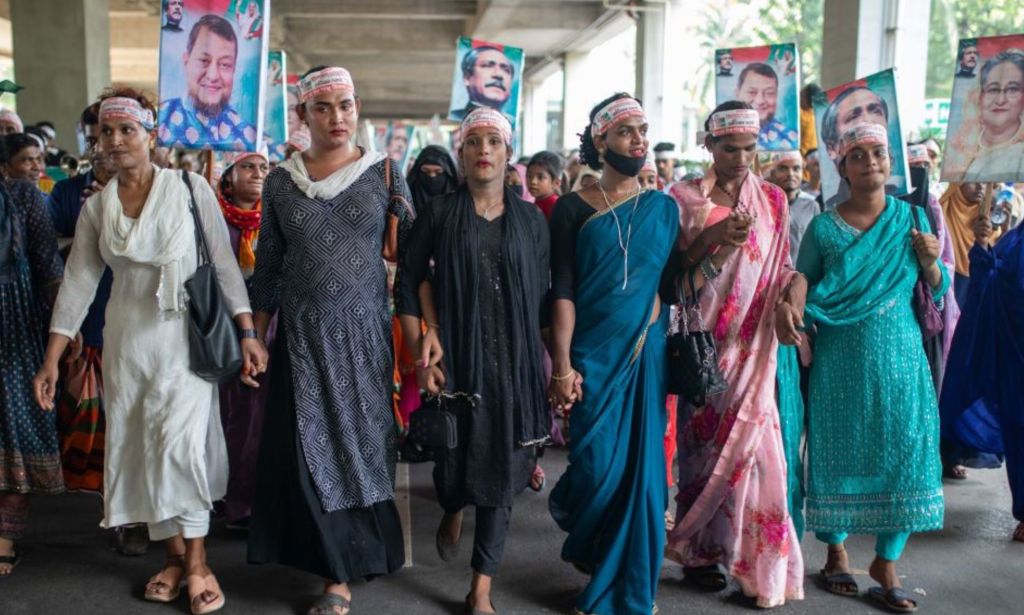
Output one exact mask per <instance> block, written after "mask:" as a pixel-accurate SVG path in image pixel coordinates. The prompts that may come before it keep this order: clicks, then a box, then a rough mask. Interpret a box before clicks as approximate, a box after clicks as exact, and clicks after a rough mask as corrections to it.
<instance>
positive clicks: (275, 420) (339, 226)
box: [249, 154, 413, 582]
mask: <svg viewBox="0 0 1024 615" xmlns="http://www.w3.org/2000/svg"><path fill="white" fill-rule="evenodd" d="M365 155H369V154H365ZM353 164H358V163H353ZM384 172H385V165H384V162H383V161H381V162H378V163H376V164H373V165H372V166H370V167H369V168H367V169H366V170H365V171H364V172H363V173H362V175H360V176H359V178H358V179H356V180H355V181H354V182H353V183H352V184H351V185H350V186H349V187H347V188H346V189H345V190H343V191H342V192H340V193H339V194H337V195H336V196H334V197H333V198H331V199H329V200H326V201H325V200H321V199H317V198H310V197H308V196H307V195H306V194H304V193H303V192H302V191H301V190H300V189H299V187H298V186H297V185H296V184H295V182H294V181H293V180H292V178H291V175H290V174H289V172H288V171H287V170H286V169H283V168H278V169H275V170H274V171H272V172H271V173H270V175H269V176H268V177H267V180H266V184H265V186H264V191H263V219H262V222H261V225H260V236H259V242H258V245H257V252H256V271H255V273H254V274H253V277H252V279H251V295H252V296H251V300H252V305H253V310H254V311H262V312H269V313H274V312H278V311H279V316H278V329H277V340H276V342H275V345H274V348H273V350H272V355H273V357H272V359H271V362H270V365H271V375H270V376H271V381H270V399H269V401H268V404H267V410H266V412H267V415H266V419H265V420H266V423H265V425H264V429H263V436H262V442H261V446H260V461H259V470H258V472H259V477H258V479H257V488H256V497H255V501H254V506H253V515H252V525H251V531H250V538H249V561H250V562H252V563H264V562H276V563H281V564H285V565H289V566H293V567H296V568H299V569H301V570H305V571H308V572H312V573H314V574H318V575H320V576H322V577H324V578H327V579H331V580H333V581H336V582H346V581H349V580H352V579H358V578H369V577H373V576H376V575H381V574H387V573H389V572H392V571H394V570H396V569H397V568H399V567H401V566H402V564H403V563H404V547H403V541H402V531H401V526H400V523H399V519H398V512H397V509H396V507H395V504H394V501H393V493H394V477H395V459H396V451H395V427H394V422H393V421H394V419H393V414H392V390H393V381H392V375H393V370H394V357H393V350H392V348H393V345H392V339H391V315H390V313H389V311H388V288H387V275H386V270H385V265H384V261H383V259H382V258H381V250H382V244H383V237H384V233H385V228H386V223H387V213H388V212H389V211H390V212H391V213H394V214H395V215H396V216H398V218H399V242H400V245H401V243H402V242H404V239H405V236H406V235H407V233H408V230H409V229H410V228H411V226H412V221H413V215H412V212H411V210H409V209H406V208H405V207H403V206H401V205H395V204H393V203H389V201H390V198H389V197H390V195H389V190H388V187H387V184H386V182H385V177H384ZM390 183H391V186H392V187H393V188H392V190H393V191H395V192H397V193H399V194H402V195H403V196H404V197H405V199H406V200H407V201H408V200H409V199H410V197H409V193H408V189H407V188H406V186H405V183H404V180H403V179H402V177H401V175H400V174H399V173H398V171H397V170H396V169H395V168H394V167H392V168H391V179H390Z"/></svg>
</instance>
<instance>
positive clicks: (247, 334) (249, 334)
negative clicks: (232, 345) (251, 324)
mask: <svg viewBox="0 0 1024 615" xmlns="http://www.w3.org/2000/svg"><path fill="white" fill-rule="evenodd" d="M258 337H259V336H258V335H256V329H240V330H239V331H238V338H239V339H243V340H254V339H256V338H258Z"/></svg>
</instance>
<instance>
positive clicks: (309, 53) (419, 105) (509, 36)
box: [0, 0, 608, 118]
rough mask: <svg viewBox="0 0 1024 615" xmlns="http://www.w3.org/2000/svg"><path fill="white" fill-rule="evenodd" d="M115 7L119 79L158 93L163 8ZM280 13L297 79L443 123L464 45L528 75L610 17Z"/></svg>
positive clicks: (585, 1)
mask: <svg viewBox="0 0 1024 615" xmlns="http://www.w3.org/2000/svg"><path fill="white" fill-rule="evenodd" d="M4 2H5V0H0V9H2V4H3V3H4ZM109 4H110V13H111V32H110V38H111V74H112V77H113V79H114V80H115V81H118V82H124V83H132V84H135V85H139V86H143V87H147V88H150V89H155V86H156V80H157V70H156V67H157V45H158V43H159V31H160V17H159V15H160V6H161V2H160V0H109ZM271 7H272V10H271V25H270V37H271V39H270V40H271V43H270V44H271V48H272V49H284V50H285V51H286V52H287V53H288V63H289V71H290V72H302V71H304V70H306V69H307V68H309V67H310V66H315V65H317V64H335V65H341V66H344V67H346V68H348V69H349V70H350V71H351V72H352V75H353V77H354V79H355V82H356V87H357V89H358V91H359V94H360V96H361V98H362V99H363V115H364V116H367V117H375V118H429V117H431V116H432V115H434V114H435V113H439V114H442V115H443V114H444V113H445V111H446V110H447V108H448V98H449V94H450V91H451V81H452V63H453V61H454V53H455V51H454V49H455V39H456V38H457V37H459V36H464V35H465V36H472V37H474V38H480V39H484V40H489V41H494V42H499V43H504V44H506V45H512V46H517V47H523V48H524V49H525V51H526V57H527V67H528V69H529V67H530V66H532V65H534V64H536V63H537V62H540V61H543V60H545V59H546V58H549V57H550V56H552V55H559V54H561V53H562V52H563V51H565V49H567V48H568V47H569V46H570V45H571V43H572V41H573V40H575V39H576V38H577V37H578V35H579V33H580V32H581V31H584V30H586V29H588V28H589V27H590V26H591V25H593V24H595V23H596V22H599V21H601V20H603V19H606V18H607V16H608V11H607V9H606V8H605V7H604V3H603V2H601V1H600V0H273V2H272V5H271Z"/></svg>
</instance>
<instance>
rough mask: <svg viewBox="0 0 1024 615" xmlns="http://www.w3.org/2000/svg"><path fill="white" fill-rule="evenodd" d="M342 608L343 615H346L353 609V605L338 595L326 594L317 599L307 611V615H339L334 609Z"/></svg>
mask: <svg viewBox="0 0 1024 615" xmlns="http://www.w3.org/2000/svg"><path fill="white" fill-rule="evenodd" d="M336 606H340V607H341V613H342V615H346V614H347V613H348V612H349V610H350V609H351V608H352V603H351V602H350V601H348V600H346V599H345V597H344V596H339V595H338V594H332V593H326V594H323V595H322V596H320V597H319V598H317V599H316V602H314V603H313V604H312V605H311V606H310V607H309V610H308V611H306V615H338V611H336V610H334V607H336Z"/></svg>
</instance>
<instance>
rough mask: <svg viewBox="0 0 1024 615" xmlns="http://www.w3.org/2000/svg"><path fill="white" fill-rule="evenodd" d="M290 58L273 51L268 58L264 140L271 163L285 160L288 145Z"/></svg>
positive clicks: (282, 53) (281, 52) (280, 52)
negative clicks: (287, 80) (288, 75)
mask: <svg viewBox="0 0 1024 615" xmlns="http://www.w3.org/2000/svg"><path fill="white" fill-rule="evenodd" d="M287 68H288V56H287V55H286V54H285V52H284V51H271V52H270V54H269V55H268V56H267V90H266V98H265V100H266V106H265V108H264V116H265V119H264V121H263V138H264V139H265V140H266V142H267V150H268V153H269V155H270V161H271V162H281V161H282V160H284V151H285V149H286V148H287V143H288V100H287V99H288V96H287V88H288V84H287V82H286V79H287V74H288V70H287Z"/></svg>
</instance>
